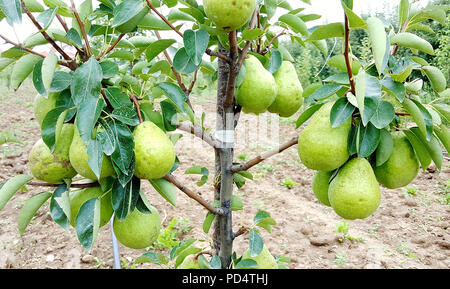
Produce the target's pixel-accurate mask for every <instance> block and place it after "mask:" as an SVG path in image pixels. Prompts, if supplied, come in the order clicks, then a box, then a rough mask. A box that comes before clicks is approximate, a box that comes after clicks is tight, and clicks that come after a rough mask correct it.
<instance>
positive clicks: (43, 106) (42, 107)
mask: <svg viewBox="0 0 450 289" xmlns="http://www.w3.org/2000/svg"><path fill="white" fill-rule="evenodd" d="M57 95H58V94H56V93H50V94H49V95H48V96H47V97H44V96H42V95H40V94H38V95H36V97H35V98H34V103H33V110H34V115H35V116H36V120H37V122H38V123H39V125H40V126H42V122H43V121H44V118H45V116H46V115H47V113H48V112H49V111H51V110H52V109H54V108H55V107H56V98H57Z"/></svg>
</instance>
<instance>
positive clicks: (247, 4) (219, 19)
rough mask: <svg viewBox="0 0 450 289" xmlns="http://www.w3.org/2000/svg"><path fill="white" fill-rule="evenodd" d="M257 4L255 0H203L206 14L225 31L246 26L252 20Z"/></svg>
mask: <svg viewBox="0 0 450 289" xmlns="http://www.w3.org/2000/svg"><path fill="white" fill-rule="evenodd" d="M255 6H256V1H255V0H239V1H236V0H203V8H204V10H205V14H206V16H208V18H209V19H211V21H212V22H214V24H216V26H217V27H218V28H220V29H222V30H225V31H233V30H237V29H239V28H241V27H242V26H244V24H246V23H247V22H248V21H249V20H250V17H251V16H252V14H253V11H254V10H255Z"/></svg>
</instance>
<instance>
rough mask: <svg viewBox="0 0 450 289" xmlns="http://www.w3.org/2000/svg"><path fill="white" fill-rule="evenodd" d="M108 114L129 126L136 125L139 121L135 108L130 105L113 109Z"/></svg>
mask: <svg viewBox="0 0 450 289" xmlns="http://www.w3.org/2000/svg"><path fill="white" fill-rule="evenodd" d="M110 116H111V117H113V118H115V119H117V120H118V121H121V122H123V123H124V124H127V125H130V126H137V125H138V124H139V122H140V121H139V116H138V113H137V111H136V108H135V107H134V106H131V105H127V106H121V107H119V108H116V109H114V111H113V112H112V113H111V114H110Z"/></svg>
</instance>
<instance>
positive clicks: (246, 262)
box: [234, 259, 258, 269]
mask: <svg viewBox="0 0 450 289" xmlns="http://www.w3.org/2000/svg"><path fill="white" fill-rule="evenodd" d="M234 268H235V269H254V268H258V263H256V261H255V260H253V259H242V260H241V261H239V263H237V264H236V267H234Z"/></svg>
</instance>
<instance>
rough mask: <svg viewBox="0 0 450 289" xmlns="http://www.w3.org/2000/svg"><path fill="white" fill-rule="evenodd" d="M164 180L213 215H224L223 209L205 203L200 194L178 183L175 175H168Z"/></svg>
mask: <svg viewBox="0 0 450 289" xmlns="http://www.w3.org/2000/svg"><path fill="white" fill-rule="evenodd" d="M164 179H165V180H166V181H169V182H171V183H172V184H174V185H175V186H176V187H177V188H178V189H179V190H180V191H182V192H183V193H185V194H186V195H187V196H188V197H190V198H191V199H194V200H195V201H197V202H198V203H199V204H200V205H202V206H203V207H205V208H206V209H207V210H208V211H209V212H211V213H212V214H215V215H222V214H223V212H222V209H220V208H216V207H214V206H212V205H211V204H209V203H208V202H207V201H205V200H204V199H203V198H202V197H200V196H199V195H198V194H196V193H194V192H193V191H191V190H190V189H189V188H187V187H185V186H183V184H181V183H180V181H178V180H177V179H176V178H175V177H174V176H173V175H171V174H168V175H166V176H165V177H164Z"/></svg>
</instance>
